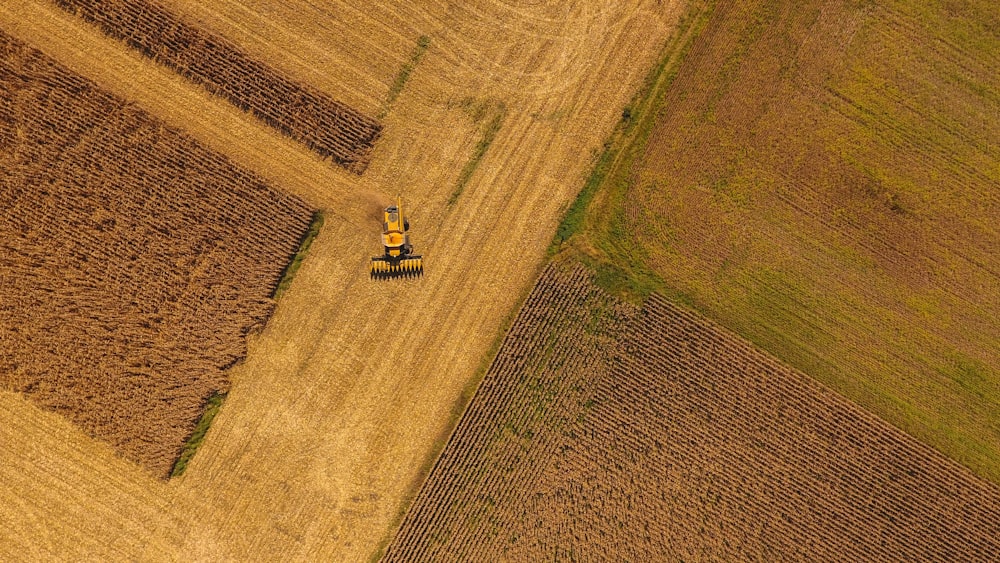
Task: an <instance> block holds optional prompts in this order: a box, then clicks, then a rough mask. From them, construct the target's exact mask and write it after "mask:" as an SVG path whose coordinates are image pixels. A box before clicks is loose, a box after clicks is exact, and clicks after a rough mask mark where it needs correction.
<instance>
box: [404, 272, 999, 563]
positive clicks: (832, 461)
mask: <svg viewBox="0 0 1000 563" xmlns="http://www.w3.org/2000/svg"><path fill="white" fill-rule="evenodd" d="M998 552H1000V490H998V489H997V488H996V487H995V486H994V485H992V484H990V483H988V482H986V481H984V480H981V479H980V478H978V477H976V476H975V475H973V474H972V473H971V472H969V471H968V470H967V469H966V468H964V467H962V466H960V465H958V464H956V463H955V462H953V461H951V460H949V459H947V458H945V457H944V456H942V455H941V454H939V453H938V452H936V451H934V450H932V449H931V448H929V447H927V446H925V445H923V444H921V443H919V442H917V441H916V440H915V439H913V438H911V437H909V436H907V435H906V434H904V433H902V432H901V431H899V430H898V429H896V428H894V427H892V426H890V425H889V424H887V423H885V422H883V421H881V420H879V419H877V418H875V417H873V416H872V415H870V414H869V413H867V412H866V411H864V410H862V409H860V408H858V407H857V406H855V405H854V404H852V403H850V402H848V401H846V400H845V399H843V398H842V397H840V396H839V395H837V394H835V393H834V392H832V391H831V390H830V389H828V388H826V387H824V386H822V385H820V384H818V383H816V382H815V381H814V380H813V379H812V378H810V377H808V376H806V375H805V374H802V373H801V372H798V371H796V370H794V369H791V368H789V367H787V366H785V365H784V364H781V363H780V362H778V361H776V360H775V359H774V358H772V357H770V356H768V355H766V354H764V353H762V352H760V351H758V350H757V349H756V348H755V347H754V346H753V345H751V344H750V343H749V342H747V341H745V340H743V339H741V338H739V337H737V336H735V335H733V334H732V333H730V332H728V331H727V330H725V329H723V328H721V327H720V326H718V325H716V324H715V323H713V322H711V321H709V320H707V319H705V318H704V317H702V316H701V315H699V314H697V313H694V312H692V311H690V310H687V309H684V308H681V307H678V306H677V305H675V304H673V303H671V302H670V301H667V300H666V299H664V298H663V297H661V296H659V295H655V294H654V295H653V296H652V297H651V298H650V299H649V301H648V302H647V303H646V304H645V305H644V307H643V308H642V309H641V310H638V309H636V308H634V307H633V306H630V305H627V304H624V303H621V302H618V301H617V300H615V299H613V298H611V297H609V296H608V295H607V294H605V293H604V292H603V291H602V290H599V289H597V288H596V287H595V286H594V285H593V284H592V283H591V280H590V276H589V274H588V273H587V272H586V270H583V269H582V268H579V267H567V266H563V265H559V264H556V265H553V266H550V267H549V269H548V270H547V271H546V273H545V274H544V275H543V276H542V278H541V279H540V280H539V282H538V283H537V285H536V287H535V290H534V291H533V292H532V294H531V295H530V297H529V298H528V300H527V301H526V302H525V304H524V306H523V307H522V309H521V312H520V314H519V315H518V318H517V321H516V322H515V324H514V326H513V327H512V329H511V331H510V333H509V334H508V336H507V339H506V340H505V342H504V345H503V347H502V348H501V350H500V353H499V355H498V356H497V358H496V360H495V361H494V363H493V364H492V366H491V367H490V370H489V372H488V373H487V375H486V377H485V379H484V380H483V382H482V385H481V386H480V388H479V390H478V392H477V393H476V396H475V398H474V399H473V401H472V403H471V404H470V406H469V408H468V410H467V411H466V413H465V415H464V416H463V418H462V421H461V422H460V424H459V426H458V428H457V429H456V431H455V433H454V434H453V436H452V438H451V440H450V441H449V443H448V445H447V447H446V448H445V450H444V452H443V453H442V455H441V457H440V458H439V459H438V461H437V464H436V466H435V468H434V470H433V472H432V473H431V475H430V477H429V478H428V480H427V481H426V482H425V484H424V486H423V488H422V489H421V492H420V494H419V496H418V498H417V500H416V502H415V503H414V505H413V507H412V508H411V510H410V512H409V513H408V515H407V517H406V519H405V521H404V522H403V524H402V527H401V528H400V530H399V532H398V533H397V535H396V537H395V538H394V540H393V542H392V544H391V545H390V547H389V549H388V551H387V553H386V555H385V557H384V560H386V561H469V560H477V561H499V560H512V561H525V560H530V561H539V560H550V559H570V560H574V559H575V560H619V561H620V560H628V561H662V560H728V561H732V560H745V559H751V560H772V561H774V560H813V561H816V560H826V561H872V560H909V561H984V560H990V559H992V558H993V557H995V555H996V554H997V553H998Z"/></svg>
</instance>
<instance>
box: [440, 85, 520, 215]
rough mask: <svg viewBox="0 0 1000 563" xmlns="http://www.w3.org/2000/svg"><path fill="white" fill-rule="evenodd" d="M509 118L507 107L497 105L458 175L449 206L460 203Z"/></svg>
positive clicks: (449, 199)
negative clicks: (467, 185) (480, 163)
mask: <svg viewBox="0 0 1000 563" xmlns="http://www.w3.org/2000/svg"><path fill="white" fill-rule="evenodd" d="M506 116H507V107H506V106H504V105H503V104H502V103H500V104H497V105H496V106H495V108H494V111H493V118H492V119H490V121H489V123H488V124H487V125H486V127H485V128H484V129H483V136H482V138H480V139H479V142H478V143H476V148H475V150H473V151H472V157H471V158H470V159H469V161H468V162H466V163H465V166H463V167H462V171H461V172H459V174H458V181H457V182H455V191H453V192H452V193H451V197H449V198H448V205H455V202H457V201H458V198H459V196H461V195H462V192H463V191H464V190H465V186H466V184H468V183H469V180H470V179H471V178H472V174H473V173H475V171H476V168H477V167H478V166H479V161H481V160H482V159H483V156H485V155H486V151H487V150H489V148H490V145H491V144H493V139H495V138H496V136H497V132H498V131H500V126H501V125H503V120H504V118H505V117H506Z"/></svg>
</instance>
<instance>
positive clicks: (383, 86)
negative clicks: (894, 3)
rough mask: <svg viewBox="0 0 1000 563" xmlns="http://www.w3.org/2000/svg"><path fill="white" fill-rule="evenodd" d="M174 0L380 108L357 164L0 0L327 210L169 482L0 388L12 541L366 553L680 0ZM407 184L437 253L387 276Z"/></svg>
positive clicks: (402, 497)
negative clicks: (497, 119)
mask: <svg viewBox="0 0 1000 563" xmlns="http://www.w3.org/2000/svg"><path fill="white" fill-rule="evenodd" d="M161 4H162V5H163V6H164V7H165V9H167V10H168V11H170V12H172V13H175V14H178V17H180V18H182V19H183V21H185V22H188V23H189V24H190V25H192V26H196V27H198V28H200V29H204V30H205V31H206V32H208V33H211V34H212V35H218V36H221V37H225V38H227V39H228V40H230V41H232V42H233V43H234V44H236V45H238V46H239V47H240V49H241V50H242V51H243V52H245V53H246V54H247V56H248V57H251V58H252V59H254V60H256V61H260V62H261V63H262V64H266V65H267V66H269V67H272V68H274V69H276V70H277V71H279V72H281V73H282V74H283V75H285V76H287V77H289V78H290V79H292V80H294V81H296V82H299V83H303V84H309V85H311V86H313V87H315V88H316V89H318V90H320V91H323V92H325V93H326V94H328V95H329V96H330V97H331V98H332V99H335V100H340V101H343V102H344V103H345V104H347V105H348V106H350V107H351V108H354V109H356V110H358V111H360V112H362V113H364V114H366V115H379V114H381V113H382V112H383V111H386V113H385V114H384V118H383V119H382V120H381V121H382V123H384V125H385V127H384V129H383V130H382V134H381V136H380V138H379V140H378V143H377V144H376V147H375V150H374V151H373V152H372V158H371V161H370V164H369V166H368V168H367V169H366V170H365V173H364V174H363V175H360V176H359V175H357V174H354V173H352V172H350V171H348V170H345V169H344V168H343V167H339V166H331V164H330V162H329V161H328V160H327V161H324V160H323V159H321V158H320V157H319V156H318V155H317V154H316V153H315V152H314V151H311V150H309V149H308V148H307V147H305V146H304V145H302V144H301V143H299V142H296V141H294V140H292V139H291V138H289V137H288V136H286V135H283V134H281V133H280V132H278V131H276V130H275V129H274V128H272V127H270V126H268V125H266V124H264V123H263V122H261V121H260V120H259V119H257V118H255V117H253V116H251V115H249V114H248V113H246V112H244V111H242V110H240V109H239V108H237V107H235V106H234V105H233V104H231V103H229V102H228V101H226V100H224V99H222V98H221V97H219V96H214V95H211V94H210V93H209V92H207V91H206V89H205V88H203V87H201V86H198V85H196V84H194V83H193V82H192V81H190V80H189V79H186V78H184V77H183V76H180V75H179V74H178V73H176V72H175V71H173V70H171V69H170V68H168V67H166V66H164V65H161V64H158V63H155V62H153V61H152V60H150V59H149V58H148V57H145V56H143V55H142V54H140V53H139V52H138V51H137V50H136V49H133V48H131V47H128V46H127V45H125V44H124V43H122V42H120V41H118V40H114V39H111V38H109V37H108V36H107V35H106V34H104V33H103V32H101V31H100V30H99V29H98V28H97V27H96V26H94V25H93V24H90V23H88V22H86V21H85V20H83V18H80V17H77V16H75V15H73V14H71V13H69V12H67V11H65V10H62V9H61V8H59V7H57V6H55V5H54V3H52V2H48V1H42V0H24V1H21V2H16V3H0V29H2V30H3V31H5V32H7V33H9V34H10V35H12V36H15V37H17V38H18V39H19V40H21V41H23V42H25V43H28V44H30V45H32V46H34V47H36V48H39V49H41V50H42V51H43V52H44V53H45V54H46V55H48V56H50V57H52V58H54V59H56V60H58V61H59V63H60V64H62V65H64V66H66V67H67V68H69V69H70V70H72V71H74V72H75V73H77V74H79V75H81V76H84V77H87V78H88V79H90V80H93V81H94V82H95V83H97V84H98V85H99V86H100V87H101V88H102V89H105V90H107V91H109V92H112V93H114V94H115V95H116V96H118V97H121V98H123V99H127V100H129V101H130V102H131V103H133V104H134V105H135V107H138V108H141V109H143V110H144V111H147V112H149V113H150V114H151V115H155V116H156V117H157V118H159V119H162V120H163V121H164V122H165V123H166V124H167V125H168V126H169V127H175V128H177V129H180V130H183V131H184V132H185V134H186V135H189V136H190V137H191V138H192V139H195V140H197V141H198V142H199V143H200V144H202V145H203V146H205V147H209V148H211V149H212V150H215V151H218V152H221V153H223V154H225V155H226V156H227V157H228V158H231V159H232V161H233V162H234V163H235V164H237V165H239V166H240V167H242V168H245V169H248V170H252V171H253V172H254V173H255V174H258V175H260V176H261V177H262V178H264V179H265V180H266V181H267V182H268V184H269V185H271V186H273V187H275V188H276V189H279V190H281V191H284V192H287V193H291V194H295V195H297V196H299V197H301V198H303V200H304V201H306V202H307V203H308V204H309V206H310V207H312V208H321V209H323V210H324V211H325V212H326V213H327V215H326V216H327V221H326V223H325V224H324V227H323V230H322V232H321V233H320V235H319V236H318V237H317V238H316V240H315V241H314V242H313V244H312V246H311V248H310V251H309V255H308V257H307V258H306V259H305V261H304V262H303V264H302V267H301V269H300V270H299V271H298V273H297V274H296V277H295V281H294V283H292V285H291V287H290V289H289V290H288V292H286V293H284V294H283V295H282V297H281V300H280V302H279V303H278V305H277V307H276V308H275V310H274V314H273V316H272V317H271V319H270V320H269V321H268V323H267V325H266V327H265V329H264V331H263V332H262V333H261V334H260V335H259V336H256V337H251V338H250V340H249V345H248V354H247V358H246V360H245V362H244V363H242V364H239V365H237V366H235V367H233V368H232V369H231V370H230V372H229V374H230V378H231V389H230V392H229V394H228V396H227V398H226V402H225V404H224V405H223V407H222V409H221V411H220V412H219V415H218V416H217V417H216V418H215V421H214V423H213V424H212V427H211V429H210V430H209V432H208V435H207V436H206V438H205V442H204V444H203V445H202V447H201V449H200V450H199V451H198V453H197V455H195V456H194V458H193V460H192V461H191V463H190V465H188V466H187V470H186V472H185V473H184V475H183V476H181V477H179V478H177V479H173V480H171V481H169V482H167V483H163V482H162V481H160V480H159V479H156V478H155V477H154V476H152V475H150V474H149V473H148V472H147V471H146V470H144V469H142V468H141V467H138V466H134V465H132V464H128V463H123V462H122V460H120V459H119V458H118V457H116V456H115V455H114V452H113V451H112V450H111V449H110V448H108V447H106V446H105V445H104V443H103V442H102V441H100V440H93V439H90V438H88V437H87V436H86V434H84V433H82V432H80V431H78V430H77V429H76V427H75V426H74V425H73V424H72V423H71V422H69V421H68V420H65V419H64V418H63V417H59V416H55V415H53V414H52V413H50V412H47V411H44V410H42V409H38V408H36V407H34V405H33V404H32V403H31V402H29V401H26V400H24V399H23V398H22V397H21V396H20V395H19V394H16V393H13V392H0V451H3V452H5V455H3V456H2V457H0V524H2V525H0V559H23V558H31V559H39V560H58V559H64V560H65V559H75V560H80V559H100V560H130V559H171V558H173V559H199V558H200V559H210V560H227V559H230V560H320V561H323V560H327V561H329V560H339V561H365V560H369V559H370V558H371V556H372V554H373V553H375V552H376V551H377V550H378V547H379V545H380V542H382V541H384V540H387V539H388V537H389V536H390V535H391V533H392V531H393V530H394V529H395V527H396V524H397V523H398V519H399V518H401V516H402V511H403V510H404V508H405V507H406V506H407V504H408V500H409V499H410V498H411V495H412V494H413V493H414V491H415V489H416V488H417V487H419V484H420V483H421V482H422V481H423V478H424V477H425V475H426V471H427V470H428V469H429V464H430V463H431V460H433V458H434V456H435V455H436V454H437V453H438V452H439V451H440V448H441V447H442V446H443V443H444V437H445V436H447V433H448V432H449V431H450V429H451V428H453V426H454V423H455V420H456V418H457V412H458V411H460V410H461V407H462V406H464V405H465V403H466V402H467V400H468V397H467V396H466V395H464V393H465V392H466V391H465V390H466V388H467V387H468V386H469V385H470V383H471V382H474V381H475V377H476V374H477V370H478V369H479V368H480V367H481V366H482V365H483V363H484V359H485V358H486V356H487V354H488V353H489V351H490V350H491V348H492V346H493V344H494V343H495V341H496V338H497V336H498V334H499V332H500V329H501V326H502V325H503V322H504V319H505V317H506V316H507V315H508V314H509V313H510V311H511V310H512V308H513V307H514V306H515V305H516V303H517V302H518V301H519V299H520V297H521V296H522V295H523V294H525V293H527V291H528V290H529V289H530V286H531V283H532V281H533V280H534V278H535V276H536V274H537V272H538V269H539V267H540V265H541V264H542V262H543V260H544V257H545V250H546V247H547V246H548V243H549V242H550V241H551V238H552V233H553V232H554V231H555V228H556V225H557V223H558V220H559V217H560V215H561V213H562V211H563V210H564V209H565V208H566V207H567V206H568V204H569V202H570V201H572V199H573V198H574V196H575V194H576V193H577V192H578V191H579V189H580V187H581V186H582V184H583V181H584V178H585V176H586V174H587V171H588V170H589V169H590V167H591V164H592V158H591V157H592V155H593V154H595V152H596V151H599V150H600V148H601V146H602V143H603V141H604V139H605V138H606V136H607V135H608V134H609V133H610V131H611V130H612V128H613V127H614V125H615V123H616V122H617V121H619V120H620V119H621V114H622V108H623V107H624V106H625V105H626V104H627V103H628V101H629V99H630V97H631V96H632V95H633V94H634V92H636V91H637V90H638V88H639V86H640V85H641V83H642V80H643V77H644V76H645V75H646V73H647V71H648V69H649V68H650V67H651V65H652V64H653V62H654V61H655V60H656V58H657V53H658V51H659V50H660V49H661V47H662V45H663V44H664V43H665V41H666V39H667V38H668V37H669V36H670V34H671V32H672V30H673V29H674V27H675V24H676V22H677V20H678V17H679V15H680V11H679V4H678V3H675V2H656V1H653V0H630V1H625V2H610V3H601V4H595V3H593V2H589V1H586V2H585V1H573V2H560V3H549V4H540V3H524V4H511V3H510V2H503V1H496V0H474V1H471V2H459V3H444V2H393V3H384V2H371V3H366V4H365V5H364V6H361V5H359V4H358V3H356V2H346V1H339V0H338V1H334V2H322V3H318V2H313V1H306V0H293V1H288V2H274V1H272V0H266V1H258V0H250V1H247V0H240V1H238V2H237V1H235V0H234V1H229V0H221V1H218V2H210V3H209V2H194V1H192V2H187V1H175V0H170V1H164V2H161ZM425 36H426V37H428V38H429V43H428V47H427V49H426V51H425V52H424V54H423V56H422V57H421V58H420V61H419V63H418V64H417V65H416V66H415V67H414V68H413V69H412V71H411V72H410V73H409V75H408V80H407V81H406V83H405V85H404V87H403V88H402V90H401V91H399V92H398V95H397V96H395V98H394V101H393V102H392V103H391V104H389V100H390V92H392V91H393V90H394V85H395V84H396V83H397V78H398V77H399V76H400V75H401V74H402V72H401V71H402V70H403V69H404V68H405V67H406V65H407V64H408V63H409V62H410V61H411V58H412V54H413V52H414V49H415V48H416V47H417V46H418V45H419V44H420V43H421V38H422V37H425ZM500 107H502V108H505V111H504V113H503V119H502V122H501V123H499V127H498V128H497V130H496V131H494V135H493V136H492V142H491V143H490V144H489V146H488V149H487V150H485V151H484V152H483V153H482V156H481V157H479V158H476V159H474V158H473V157H475V156H476V155H477V154H478V153H479V151H477V145H478V144H479V143H480V142H481V141H482V140H483V138H484V129H486V128H487V127H486V126H488V125H489V124H490V123H491V121H490V119H492V118H493V116H494V115H496V114H497V112H495V111H493V108H500ZM479 108H487V110H488V111H479ZM470 162H472V164H471V165H470ZM466 169H468V170H469V177H468V180H467V182H465V183H464V189H463V191H462V193H461V197H459V198H458V199H457V201H455V202H454V203H453V204H450V205H449V203H448V200H449V199H450V197H451V195H452V193H453V192H454V191H455V189H456V186H457V185H458V183H459V179H460V175H461V174H462V171H463V170H466ZM396 194H401V195H402V197H403V200H404V204H405V205H407V206H408V207H409V209H410V210H411V218H410V224H411V231H410V234H411V241H412V242H413V244H414V246H415V249H416V251H417V252H420V253H421V254H422V255H423V256H424V261H425V275H424V276H423V278H421V279H419V280H399V283H392V284H386V283H373V282H372V281H371V280H370V279H369V275H368V261H369V259H370V256H371V255H372V254H373V253H377V252H378V249H379V239H378V233H379V228H380V224H379V223H378V219H377V215H378V210H379V206H382V205H385V204H387V203H388V202H390V201H392V198H393V196H395V195H396ZM7 452H10V454H9V455H7Z"/></svg>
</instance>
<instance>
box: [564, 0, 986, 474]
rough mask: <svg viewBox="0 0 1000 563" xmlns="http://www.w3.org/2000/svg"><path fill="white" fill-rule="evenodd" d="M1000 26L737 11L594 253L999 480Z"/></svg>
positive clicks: (738, 7)
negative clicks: (648, 279)
mask: <svg viewBox="0 0 1000 563" xmlns="http://www.w3.org/2000/svg"><path fill="white" fill-rule="evenodd" d="M997 17H998V14H997V4H996V3H995V2H990V1H983V0H979V1H972V2H965V3H963V4H962V6H961V8H959V7H956V6H951V5H946V4H940V3H938V4H933V5H926V6H925V5H920V6H917V5H916V4H914V3H912V2H904V1H891V2H882V3H877V4H872V3H865V2H860V3H859V2H853V1H846V0H810V1H808V2H799V1H790V0H788V1H782V2H771V1H753V2H733V1H728V0H727V1H720V2H718V3H717V5H716V9H715V13H714V14H713V16H712V18H711V20H710V22H709V23H708V25H707V27H706V28H705V31H704V32H703V33H702V35H701V36H700V37H699V38H698V40H697V41H696V42H695V43H694V44H693V46H692V48H691V50H690V53H689V55H688V57H687V59H686V61H685V63H684V65H683V66H682V67H681V68H680V69H679V71H678V72H677V73H676V78H675V80H674V82H673V83H672V85H671V86H670V87H669V88H668V89H667V90H666V92H665V95H664V98H663V100H662V111H661V112H659V114H658V116H657V117H656V118H655V124H653V125H651V128H652V132H651V134H650V136H649V141H648V146H647V147H639V148H637V149H634V150H635V151H636V152H637V153H638V156H637V157H636V158H635V159H634V161H631V162H629V163H628V165H626V166H625V167H623V169H622V173H621V175H620V178H619V179H618V180H616V184H615V186H614V187H612V188H611V189H610V190H609V191H608V192H607V194H605V197H604V199H601V198H600V197H599V198H595V201H599V203H600V204H601V206H602V208H601V209H595V210H594V211H595V212H594V214H593V217H595V218H596V220H595V221H594V223H593V224H591V225H590V227H589V229H590V230H589V233H590V234H589V235H588V236H589V237H590V239H589V242H588V243H587V244H586V245H581V248H584V247H587V246H589V247H590V248H600V249H601V252H603V253H604V254H605V257H606V258H610V260H607V261H609V262H613V263H614V264H616V265H617V266H618V267H619V268H621V269H623V270H626V271H639V270H644V271H645V272H648V273H651V274H655V276H658V278H659V279H661V280H662V283H660V284H659V285H655V284H650V286H654V285H655V287H656V289H657V290H659V291H667V292H670V294H671V295H676V296H678V297H679V298H682V299H684V300H685V301H686V302H688V303H690V304H692V305H693V306H694V307H696V308H697V309H698V310H700V311H702V312H704V313H705V314H706V315H708V316H709V317H711V318H713V319H716V320H718V321H719V322H721V323H722V324H723V325H725V326H727V327H728V328H730V329H732V330H734V331H736V332H737V333H739V334H741V335H743V336H745V337H747V338H748V339H750V340H751V341H753V342H754V343H756V344H757V345H759V346H761V347H762V348H763V349H765V350H768V351H769V352H771V353H772V354H774V355H775V356H777V357H779V358H781V359H782V360H783V361H786V362H788V363H789V364H791V365H793V366H795V367H796V368H798V369H800V370H802V371H803V372H805V373H808V374H809V375H811V376H813V377H815V378H817V379H818V380H819V381H821V382H823V383H825V384H827V385H829V386H830V387H832V388H834V389H835V390H837V391H838V392H840V393H842V394H843V395H844V396H846V397H847V398H849V399H851V400H853V401H856V402H857V403H858V404H860V405H862V406H863V407H865V408H867V409H869V410H870V411H871V412H873V413H875V414H876V415H878V416H880V417H882V418H884V419H886V420H888V421H889V422H891V423H892V424H894V425H896V426H897V427H899V428H901V429H903V430H904V431H906V432H907V433H909V434H911V435H913V436H915V437H916V438H918V439H920V440H921V441H924V442H926V443H928V444H930V445H932V446H933V447H935V448H937V449H938V450H940V451H942V452H944V453H945V454H946V455H948V456H949V457H952V458H953V459H955V460H957V461H959V462H960V463H962V464H964V465H966V466H968V467H969V468H971V469H972V470H973V471H975V472H976V473H978V474H979V475H982V476H984V477H987V478H989V479H991V480H993V481H994V482H997V483H1000V346H997V343H998V342H1000V323H998V322H997V318H1000V222H998V221H997V217H1000V189H998V186H1000V152H998V150H997V147H1000V74H998V73H997V72H996V71H995V70H996V68H997V67H998V65H1000V59H998V53H1000V37H998V36H997V34H996V33H995V30H996V28H997V26H996V25H994V24H995V23H996V22H997V21H998V20H997ZM643 151H644V152H643ZM650 277H652V276H650Z"/></svg>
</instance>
